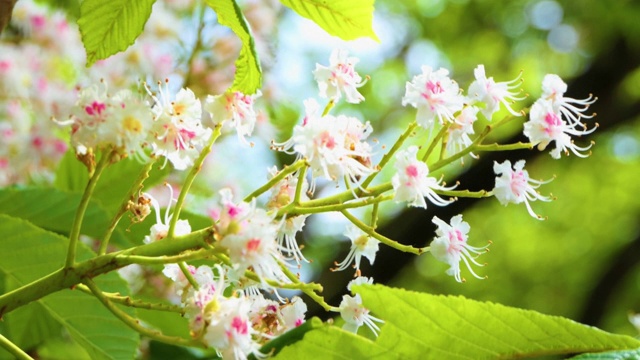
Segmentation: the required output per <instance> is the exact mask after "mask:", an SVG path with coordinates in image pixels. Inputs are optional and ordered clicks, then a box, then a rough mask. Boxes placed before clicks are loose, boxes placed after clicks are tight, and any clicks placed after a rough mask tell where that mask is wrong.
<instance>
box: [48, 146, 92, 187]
mask: <svg viewBox="0 0 640 360" xmlns="http://www.w3.org/2000/svg"><path fill="white" fill-rule="evenodd" d="M88 181H89V173H88V172H87V168H86V167H85V166H84V165H82V163H81V162H80V161H79V160H78V159H77V158H76V153H75V151H74V150H73V149H69V151H67V152H66V153H65V154H64V156H63V157H62V159H61V160H60V163H59V164H58V167H57V169H56V176H55V180H54V181H53V186H55V187H56V188H57V189H60V190H66V191H80V192H82V191H83V190H84V188H85V187H86V186H87V182H88Z"/></svg>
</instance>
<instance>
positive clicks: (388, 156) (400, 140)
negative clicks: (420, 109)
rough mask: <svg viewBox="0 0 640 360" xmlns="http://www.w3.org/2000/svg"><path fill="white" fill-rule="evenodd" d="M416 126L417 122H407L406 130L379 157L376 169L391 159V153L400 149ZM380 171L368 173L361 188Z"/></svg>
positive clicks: (369, 182) (364, 187) (365, 186)
mask: <svg viewBox="0 0 640 360" xmlns="http://www.w3.org/2000/svg"><path fill="white" fill-rule="evenodd" d="M416 126H418V124H417V123H416V122H415V121H414V122H412V123H411V124H409V126H408V127H407V130H405V131H404V132H403V133H402V134H401V135H400V136H399V137H398V140H396V143H395V144H393V146H392V147H391V149H390V150H389V152H387V153H386V154H384V156H383V157H382V159H380V162H379V163H378V165H377V166H376V167H377V168H378V169H380V170H381V169H383V168H384V167H385V166H386V165H387V163H388V162H389V160H391V157H393V155H394V154H395V153H396V151H398V149H400V147H401V146H402V144H403V143H404V142H405V140H407V139H408V138H409V136H411V134H412V133H413V130H414V129H415V128H416ZM379 173H380V171H376V172H374V173H373V174H371V175H369V177H367V178H366V179H365V180H364V181H363V182H362V185H361V187H362V188H363V189H366V188H367V186H369V184H371V182H372V181H373V179H375V177H376V176H377V175H378V174H379Z"/></svg>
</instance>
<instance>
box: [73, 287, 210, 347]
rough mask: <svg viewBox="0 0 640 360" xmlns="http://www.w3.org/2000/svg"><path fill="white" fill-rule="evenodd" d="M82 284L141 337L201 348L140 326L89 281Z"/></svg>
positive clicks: (185, 340) (181, 339) (194, 343)
mask: <svg viewBox="0 0 640 360" xmlns="http://www.w3.org/2000/svg"><path fill="white" fill-rule="evenodd" d="M84 284H85V285H86V286H87V287H88V288H89V289H90V290H91V292H92V293H93V295H94V296H95V297H96V298H98V300H100V302H101V303H102V305H104V306H105V307H106V308H107V309H108V310H109V311H111V313H112V314H113V315H115V316H116V317H117V318H118V319H120V321H122V322H123V323H125V324H126V325H127V326H129V327H130V328H132V329H133V330H135V331H137V332H138V333H140V334H141V335H144V336H147V337H149V338H151V339H153V340H157V341H161V342H163V343H167V344H173V345H179V346H198V347H202V344H200V343H198V342H195V341H192V340H187V339H183V338H180V337H175V336H167V335H164V334H162V333H161V332H160V331H157V330H152V329H147V328H145V327H144V326H142V325H140V321H139V320H137V319H134V318H133V317H131V316H129V314H127V313H126V312H124V311H122V310H120V309H119V308H118V307H117V306H115V305H114V304H113V303H112V302H111V300H109V299H108V298H107V297H106V296H105V295H104V294H103V293H102V291H100V289H99V288H98V287H97V286H96V284H95V283H94V282H93V280H91V279H85V280H84Z"/></svg>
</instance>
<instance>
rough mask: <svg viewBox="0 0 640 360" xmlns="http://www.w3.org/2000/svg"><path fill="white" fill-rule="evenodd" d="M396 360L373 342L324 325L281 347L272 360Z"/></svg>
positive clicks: (396, 356)
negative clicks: (377, 359)
mask: <svg viewBox="0 0 640 360" xmlns="http://www.w3.org/2000/svg"><path fill="white" fill-rule="evenodd" d="M376 358H379V359H383V358H384V359H399V358H400V357H399V356H398V355H396V354H394V353H393V351H390V350H389V349H384V348H382V347H381V346H379V345H377V344H376V343H375V342H373V341H371V340H369V339H367V338H364V337H362V336H358V335H356V334H353V333H350V332H347V331H344V330H342V329H340V328H338V327H335V326H333V325H328V324H324V325H322V326H320V327H317V328H314V329H313V330H311V331H309V332H307V333H305V334H304V337H303V338H302V340H301V341H298V342H295V343H294V344H292V345H289V346H286V347H284V348H283V349H282V350H281V351H280V352H279V353H278V355H276V356H275V357H273V359H274V360H275V359H278V360H280V359H318V360H321V359H322V360H324V359H345V360H347V359H376Z"/></svg>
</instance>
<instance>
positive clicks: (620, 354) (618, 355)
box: [571, 348, 640, 360]
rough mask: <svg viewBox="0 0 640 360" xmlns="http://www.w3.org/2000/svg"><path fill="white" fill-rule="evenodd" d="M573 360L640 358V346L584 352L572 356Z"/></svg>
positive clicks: (632, 359) (633, 359)
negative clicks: (628, 348) (592, 352)
mask: <svg viewBox="0 0 640 360" xmlns="http://www.w3.org/2000/svg"><path fill="white" fill-rule="evenodd" d="M571 359H573V360H637V359H640V348H638V349H633V350H622V351H608V352H603V353H596V354H582V355H579V356H575V357H572V358H571Z"/></svg>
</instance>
